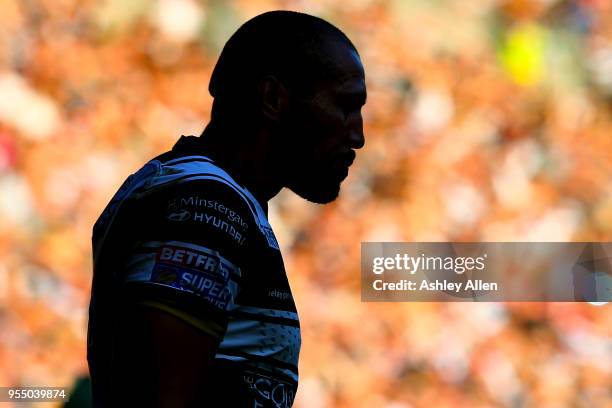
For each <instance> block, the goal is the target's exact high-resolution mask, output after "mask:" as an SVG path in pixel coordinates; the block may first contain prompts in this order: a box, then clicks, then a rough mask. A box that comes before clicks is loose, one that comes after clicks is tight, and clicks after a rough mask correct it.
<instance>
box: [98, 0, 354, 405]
mask: <svg viewBox="0 0 612 408" xmlns="http://www.w3.org/2000/svg"><path fill="white" fill-rule="evenodd" d="M209 91H210V93H211V95H212V96H213V98H214V101H213V107H212V115H211V121H210V123H209V124H208V126H207V127H206V129H205V130H204V132H203V133H202V135H201V136H200V137H194V136H188V137H185V136H182V137H181V138H180V139H179V140H178V142H177V143H176V145H175V146H174V147H173V148H172V150H171V151H169V152H166V153H164V154H162V155H160V156H158V157H156V158H155V159H153V160H151V161H150V162H148V163H147V164H145V165H144V166H143V167H142V168H141V169H140V170H139V171H138V172H136V173H134V174H133V175H132V176H130V177H129V178H128V179H127V180H126V181H125V182H124V184H123V185H122V186H121V188H120V189H119V191H118V192H117V193H116V194H115V196H114V197H113V199H112V200H111V202H110V203H109V204H108V206H107V208H106V209H105V210H104V212H103V213H102V215H101V216H100V218H99V219H98V221H97V222H96V224H95V226H94V233H93V250H94V279H93V285H92V299H91V305H90V322H89V332H88V360H89V365H90V372H91V376H92V386H93V395H94V401H95V406H96V407H109V406H112V407H116V406H128V405H131V406H146V407H173V408H176V407H192V406H193V407H196V406H197V407H243V406H244V407H247V406H248V407H268V406H269V407H290V406H291V405H292V404H293V400H294V398H295V393H296V390H297V382H298V370H297V366H298V355H299V350H300V327H299V319H298V315H297V311H296V308H295V304H294V302H293V297H292V295H291V290H290V287H289V283H288V281H287V277H286V274H285V269H284V266H283V261H282V257H281V253H280V251H279V246H278V243H277V241H276V238H275V237H274V233H273V231H272V228H271V227H270V225H269V223H268V220H267V202H268V200H270V199H271V198H272V197H274V196H275V195H276V194H277V193H278V192H279V191H280V190H281V189H282V188H284V187H287V188H289V189H291V190H292V191H294V192H295V193H296V194H298V195H300V196H301V197H303V198H305V199H307V200H310V201H312V202H315V203H321V204H323V203H328V202H330V201H333V200H334V199H335V198H336V197H337V196H338V192H339V189H340V183H341V182H342V180H344V178H346V176H347V174H348V169H349V166H350V165H351V164H352V162H353V160H354V158H355V150H356V149H359V148H361V147H362V146H363V145H364V135H363V123H362V116H361V108H362V106H363V105H364V104H365V100H366V87H365V79H364V70H363V66H362V64H361V61H360V58H359V54H358V53H357V50H356V49H355V46H354V45H353V44H352V43H351V41H350V40H349V39H348V38H347V37H346V36H345V35H344V34H343V33H342V32H341V31H340V30H339V29H337V28H336V27H334V26H333V25H331V24H329V23H328V22H326V21H324V20H322V19H319V18H317V17H313V16H309V15H306V14H302V13H296V12H288V11H275V12H269V13H265V14H262V15H259V16H257V17H255V18H253V19H251V20H249V21H248V22H246V23H245V24H244V25H243V26H241V27H240V28H239V29H238V31H237V32H236V33H235V34H234V35H233V36H232V37H231V38H230V39H229V41H228V42H227V44H226V45H225V47H224V48H223V51H222V53H221V55H220V57H219V60H218V62H217V64H216V66H215V69H214V72H213V74H212V77H211V81H210V85H209Z"/></svg>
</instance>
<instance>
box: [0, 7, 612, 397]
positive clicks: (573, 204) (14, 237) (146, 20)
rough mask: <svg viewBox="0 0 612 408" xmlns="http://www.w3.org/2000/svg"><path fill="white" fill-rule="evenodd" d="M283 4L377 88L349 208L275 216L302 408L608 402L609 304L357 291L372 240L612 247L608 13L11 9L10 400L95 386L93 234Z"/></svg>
mask: <svg viewBox="0 0 612 408" xmlns="http://www.w3.org/2000/svg"><path fill="white" fill-rule="evenodd" d="M278 8H285V9H294V10H299V11H304V12H308V13H311V14H315V15H318V16H321V17H323V18H326V19H328V20H329V21H331V22H332V23H334V24H336V25H338V26H339V27H341V28H342V29H343V30H344V31H345V32H346V33H347V34H348V35H349V37H350V38H352V39H353V40H354V42H355V44H356V45H357V48H358V49H359V51H360V53H361V56H362V59H363V62H364V65H365V69H366V76H367V83H368V93H369V95H368V103H367V105H366V107H365V109H364V119H365V131H366V138H367V142H366V147H365V148H364V149H363V151H362V152H361V154H360V155H358V159H357V161H356V165H355V166H354V167H353V171H352V174H351V175H350V176H349V178H348V179H347V181H345V183H344V184H343V190H342V193H341V197H340V199H339V200H337V202H335V203H334V204H332V205H328V206H325V207H323V206H317V205H314V204H309V203H305V202H303V201H302V200H301V199H299V198H297V197H295V196H293V195H292V194H290V193H284V192H283V193H281V194H280V195H279V196H278V197H277V198H276V199H274V200H273V202H272V203H271V207H270V208H271V214H270V217H271V221H272V225H273V226H274V227H275V230H276V232H277V236H278V238H279V241H280V242H281V244H282V246H283V248H284V256H285V261H286V267H287V270H288V274H289V279H290V282H291V285H292V288H293V291H294V296H295V299H296V303H297V306H298V311H299V314H300V317H301V324H302V330H303V331H302V336H303V348H302V354H301V361H300V374H301V381H300V388H299V391H298V396H297V400H296V404H295V406H296V407H299V408H303V407H308V408H318V407H383V408H419V407H545V408H549V407H550V408H553V407H554V408H556V407H612V313H611V312H612V305H610V304H606V305H602V306H595V305H591V304H588V303H530V304H524V303H508V304H502V303H481V304H477V303H362V302H361V300H360V280H359V276H360V272H359V265H360V242H361V241H610V240H611V238H612V1H610V0H474V1H472V0H470V1H466V0H351V1H348V0H347V1H332V0H319V1H298V0H294V1H281V0H202V1H196V0H129V1H124V0H96V1H94V0H0V385H1V386H42V385H46V386H72V385H73V384H74V382H75V379H76V378H78V377H80V376H83V375H85V374H86V373H87V366H86V359H85V354H86V344H85V340H86V339H85V336H86V324H87V307H88V301H89V289H90V282H91V249H90V237H91V228H92V225H93V223H94V221H95V220H96V218H97V217H98V215H99V214H100V212H101V211H102V209H103V208H104V206H105V205H106V203H107V202H108V201H109V200H110V198H111V196H112V195H113V194H114V192H115V191H116V189H117V188H118V186H119V185H120V184H121V183H122V181H123V180H124V179H125V178H126V177H127V176H128V175H129V174H131V173H132V172H134V171H135V170H137V169H138V168H139V167H140V166H141V165H142V164H143V163H144V162H146V161H147V160H149V159H151V158H152V157H154V156H155V155H157V154H159V153H161V152H163V151H165V150H168V149H169V148H171V146H172V145H173V144H174V142H175V141H176V139H177V138H178V137H179V136H180V135H181V134H196V135H197V134H199V133H200V131H201V130H202V129H203V127H204V125H205V124H206V123H207V121H208V118H209V114H210V107H211V97H210V96H209V94H208V92H207V86H208V80H209V77H210V73H211V70H212V67H213V65H214V63H215V61H216V58H217V56H218V54H219V52H220V49H221V47H222V45H223V44H224V42H225V41H226V40H227V38H228V37H229V35H231V33H232V32H233V31H234V30H235V29H236V28H237V27H238V26H239V25H240V24H241V23H242V22H244V21H246V20H247V19H248V18H250V17H252V16H254V15H256V14H259V13H261V12H264V11H267V10H271V9H278ZM279 35H282V33H279ZM245 69H248V67H245ZM0 405H2V404H0ZM6 406H10V404H6ZM13 406H15V407H16V406H19V407H26V406H28V405H27V404H19V405H17V404H15V405H13ZM32 406H34V405H32ZM45 406H48V404H47V405H45Z"/></svg>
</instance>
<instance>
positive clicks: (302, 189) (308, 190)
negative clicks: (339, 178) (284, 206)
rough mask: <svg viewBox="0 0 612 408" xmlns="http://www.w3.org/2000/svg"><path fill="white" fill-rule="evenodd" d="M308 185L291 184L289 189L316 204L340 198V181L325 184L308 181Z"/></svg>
mask: <svg viewBox="0 0 612 408" xmlns="http://www.w3.org/2000/svg"><path fill="white" fill-rule="evenodd" d="M308 184H309V185H308V186H305V185H303V186H290V187H289V189H290V190H291V191H293V192H294V193H295V194H297V195H299V196H300V197H302V198H303V199H305V200H308V201H310V202H313V203H315V204H327V203H331V202H332V201H334V200H335V199H336V198H338V194H340V183H336V184H334V185H324V184H323V183H321V184H314V185H313V184H312V183H308Z"/></svg>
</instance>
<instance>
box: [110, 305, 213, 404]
mask: <svg viewBox="0 0 612 408" xmlns="http://www.w3.org/2000/svg"><path fill="white" fill-rule="evenodd" d="M117 340H118V342H117V348H116V350H115V354H114V358H115V364H114V365H113V367H114V370H113V373H112V381H113V385H112V387H113V390H114V393H113V400H112V403H113V406H147V407H152V408H156V407H159V408H162V407H164V408H165V407H168V408H170V407H172V408H175V407H190V406H191V404H193V402H194V401H195V400H196V399H197V398H198V395H199V394H201V393H205V392H206V390H201V389H200V386H201V381H200V379H201V378H202V377H203V376H204V375H205V373H206V371H207V370H208V369H210V364H211V362H212V359H213V357H214V355H215V351H216V349H217V346H218V340H217V339H215V338H214V337H212V336H210V335H208V334H206V333H204V332H202V331H200V330H198V329H196V328H194V327H193V326H191V325H190V324H187V323H185V322H184V321H182V320H180V319H178V318H176V317H175V316H173V315H172V314H169V313H166V312H164V311H161V310H159V309H155V308H151V307H144V306H140V305H137V304H134V305H132V306H131V307H129V308H127V309H126V310H125V316H124V319H122V320H121V327H120V330H119V333H118V338H117Z"/></svg>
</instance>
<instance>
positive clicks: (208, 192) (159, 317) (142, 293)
mask: <svg viewBox="0 0 612 408" xmlns="http://www.w3.org/2000/svg"><path fill="white" fill-rule="evenodd" d="M131 205H132V207H133V208H134V209H135V210H134V211H133V214H134V218H133V219H132V220H130V222H131V223H132V224H133V228H135V229H136V230H137V233H136V235H135V237H134V243H133V244H132V245H131V248H130V249H129V251H128V254H127V256H126V257H125V260H124V262H123V263H122V264H123V267H122V270H121V271H119V280H120V282H121V293H120V299H119V300H120V301H121V302H122V303H123V304H124V305H125V306H124V310H125V314H124V316H122V317H121V326H120V330H119V335H118V337H117V350H116V353H115V356H114V360H115V361H116V363H115V364H113V366H114V367H115V370H116V371H117V370H118V371H117V372H116V381H115V385H114V389H115V390H116V391H118V390H122V391H121V393H123V392H125V391H127V390H129V389H130V388H137V389H138V390H139V392H140V393H143V394H146V395H147V396H149V397H151V398H153V400H154V401H150V403H151V404H153V402H155V403H158V404H159V405H158V406H160V407H161V406H173V407H180V406H181V405H180V403H179V401H188V400H189V399H190V398H191V397H190V396H194V395H195V392H196V391H197V390H198V380H199V378H201V376H202V375H203V374H204V373H205V372H206V370H207V369H208V368H209V366H210V362H211V360H212V359H213V357H214V354H215V352H216V349H217V346H218V344H219V342H220V341H221V339H222V337H223V335H224V333H225V330H226V328H227V322H228V313H229V311H230V310H231V308H232V306H233V304H234V302H235V299H236V297H237V296H238V293H239V291H240V284H241V267H240V265H241V264H242V262H244V261H245V259H246V253H247V248H248V245H249V241H248V236H249V231H250V229H252V228H253V226H251V225H250V223H251V221H250V218H249V215H250V214H249V208H248V207H247V206H246V204H245V203H244V202H243V201H242V199H241V198H240V197H239V196H237V194H236V193H235V192H233V191H231V189H230V188H229V187H227V186H225V185H223V184H221V183H219V182H210V181H204V182H203V181H198V182H194V183H188V184H184V185H179V186H176V187H171V188H167V189H163V190H161V191H158V192H154V193H152V194H151V195H149V196H143V197H140V198H139V199H138V200H135V201H134V202H133V203H131ZM204 392H205V390H204ZM166 400H167V401H169V405H163V404H162V402H163V401H166ZM152 406H155V405H152Z"/></svg>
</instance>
